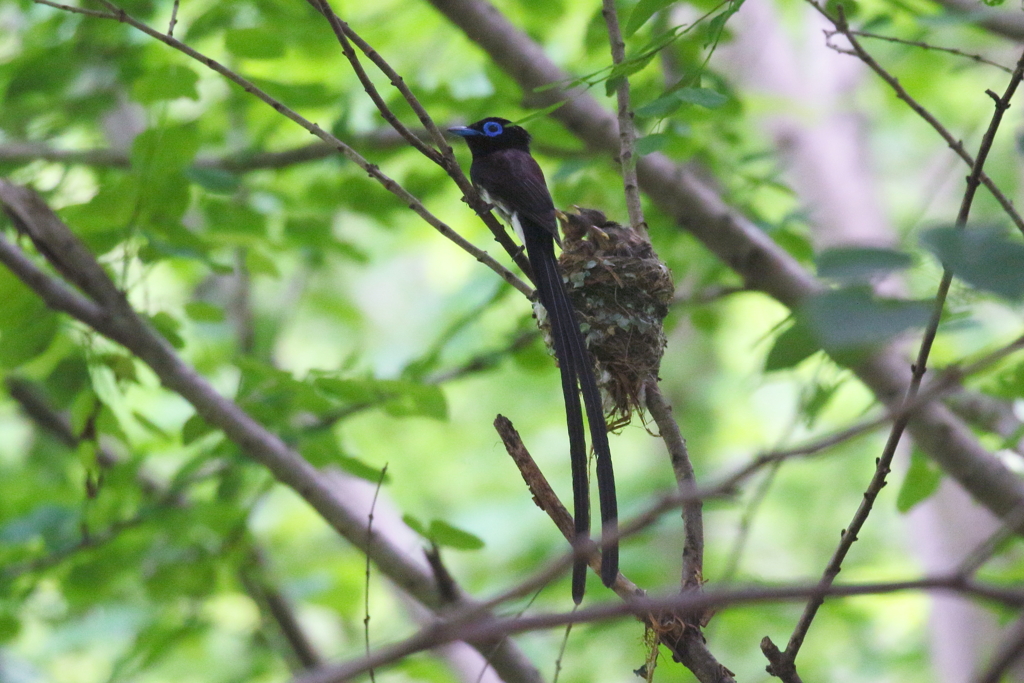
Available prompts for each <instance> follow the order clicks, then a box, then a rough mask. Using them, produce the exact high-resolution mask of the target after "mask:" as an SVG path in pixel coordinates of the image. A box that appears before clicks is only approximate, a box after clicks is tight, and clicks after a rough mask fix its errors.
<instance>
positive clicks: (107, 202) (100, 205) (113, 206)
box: [57, 133, 145, 235]
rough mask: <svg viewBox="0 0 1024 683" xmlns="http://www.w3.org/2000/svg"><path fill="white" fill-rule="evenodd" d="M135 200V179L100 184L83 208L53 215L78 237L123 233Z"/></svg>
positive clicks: (78, 205) (69, 208)
mask: <svg viewBox="0 0 1024 683" xmlns="http://www.w3.org/2000/svg"><path fill="white" fill-rule="evenodd" d="M143 135H145V133H143ZM138 198H139V190H138V181H137V179H136V178H135V177H126V178H122V179H121V180H115V181H112V182H109V183H104V184H103V185H102V186H101V187H100V191H99V192H97V193H96V196H95V197H93V198H92V199H90V200H89V201H88V202H86V203H85V204H75V205H72V206H68V207H65V208H63V209H60V210H59V211H58V212H57V213H58V214H59V215H60V217H61V218H62V219H63V220H64V222H66V223H67V224H68V225H69V226H70V227H71V228H72V229H73V230H74V231H75V232H76V233H77V234H79V235H83V234H84V235H89V234H94V233H100V232H106V231H111V230H117V229H123V228H124V227H125V226H126V225H128V222H129V221H130V220H131V219H132V216H133V214H134V213H135V206H136V204H137V202H138Z"/></svg>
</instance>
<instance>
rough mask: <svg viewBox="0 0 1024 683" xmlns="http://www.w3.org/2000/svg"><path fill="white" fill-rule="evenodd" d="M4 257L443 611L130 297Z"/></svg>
mask: <svg viewBox="0 0 1024 683" xmlns="http://www.w3.org/2000/svg"><path fill="white" fill-rule="evenodd" d="M12 189H19V190H21V192H26V190H24V189H22V188H18V187H17V186H15V185H11V184H10V183H8V182H6V181H3V180H0V202H3V203H4V205H5V208H7V209H11V206H10V204H7V202H8V200H9V198H11V197H12V196H13V197H14V198H15V199H17V198H18V196H19V194H20V193H17V192H12V191H11V190H12ZM37 199H38V198H37ZM30 208H31V209H32V211H25V210H22V209H23V207H19V216H20V217H21V218H22V219H23V220H26V221H28V222H29V224H28V225H27V226H26V227H28V228H29V229H30V230H34V229H35V227H36V225H37V224H38V223H40V222H44V223H47V224H48V226H49V229H50V230H52V231H53V232H55V233H56V234H57V237H58V238H59V239H60V243H61V244H62V245H65V246H66V245H71V246H72V247H73V248H71V249H70V250H69V251H68V252H66V254H64V255H62V257H61V261H60V263H61V266H62V267H63V268H66V269H69V270H70V271H71V272H70V274H69V277H71V278H72V279H73V280H75V281H80V280H84V279H86V278H85V277H84V276H83V273H95V272H99V273H101V274H103V276H104V277H106V275H105V273H104V272H103V270H102V268H101V267H100V266H99V264H98V263H97V262H96V260H95V258H94V257H93V256H92V254H90V253H89V251H88V250H87V249H86V248H85V246H84V245H82V244H81V242H79V241H78V238H77V237H75V236H74V235H73V234H72V233H71V231H70V230H68V228H67V226H65V225H64V224H63V223H61V222H60V219H59V218H57V217H56V215H55V214H53V212H52V211H51V210H50V209H49V208H48V207H46V206H45V204H44V203H43V202H42V200H41V199H38V201H34V202H32V203H30ZM37 232H38V231H37ZM43 247H44V249H43V253H44V255H45V254H47V253H48V252H52V245H49V244H44V245H43ZM68 255H74V256H75V258H81V259H85V260H84V261H83V262H81V263H79V262H78V261H69V260H68ZM0 262H3V263H4V264H5V265H7V267H8V268H10V269H11V270H12V271H13V272H14V274H15V275H17V276H18V277H19V279H21V280H22V281H23V282H25V284H27V285H28V286H29V287H31V288H32V289H33V290H34V291H35V292H36V293H37V294H38V295H39V296H41V297H42V298H43V299H44V301H46V303H47V305H49V306H50V307H51V308H53V309H54V310H57V311H62V312H64V313H68V314H70V315H71V316H72V317H74V318H76V319H78V320H81V321H82V322H85V323H86V324H88V325H90V326H92V327H93V328H94V329H96V330H97V331H98V332H99V333H101V334H103V335H104V336H106V337H108V338H109V339H111V340H113V341H116V342H118V343H119V344H121V345H122V346H124V347H125V348H126V349H128V350H129V351H131V352H132V353H133V354H135V355H136V356H137V357H138V358H139V359H140V360H142V361H143V362H144V363H146V364H147V365H148V366H149V367H150V368H151V369H152V370H153V372H154V373H155V374H156V375H157V377H159V378H160V381H161V383H162V384H163V385H164V386H165V387H166V388H167V389H169V390H170V391H173V392H175V393H177V394H179V395H180V396H182V398H184V399H185V400H187V401H188V402H189V403H190V404H192V407H193V408H194V409H195V411H196V413H197V414H198V415H199V416H200V417H202V418H203V419H204V420H205V421H206V422H207V423H208V424H210V425H212V426H214V427H217V428H219V429H221V430H223V432H224V434H225V436H226V437H227V438H228V439H230V440H231V441H233V442H234V443H235V444H237V445H238V447H239V449H240V450H241V451H242V452H243V453H245V454H247V455H248V456H249V457H251V458H252V459H254V460H256V461H257V462H259V463H260V464H261V465H263V466H264V467H266V468H267V469H268V470H270V472H271V473H272V474H273V475H274V477H275V478H276V479H277V481H279V482H280V483H282V484H284V485H286V486H288V487H289V488H291V489H293V490H294V491H295V492H296V493H298V494H299V495H300V496H301V497H302V498H303V499H305V500H306V502H307V503H309V504H310V505H311V506H312V507H313V509H315V510H316V511H317V512H318V513H319V514H320V515H321V516H322V517H323V518H324V520H326V521H327V523H328V524H330V525H331V526H332V527H333V528H334V529H335V530H336V531H337V532H338V533H339V534H341V535H342V536H343V537H345V538H346V539H347V540H348V541H349V542H350V543H352V545H353V546H355V547H356V548H358V549H360V550H361V551H363V552H366V553H367V554H369V555H370V556H371V557H372V558H373V561H374V562H375V563H376V565H377V566H378V567H379V568H380V569H381V571H382V572H383V573H384V574H386V575H387V576H388V577H389V578H390V579H391V580H392V581H393V582H394V583H395V584H396V585H398V586H399V587H400V588H402V589H403V590H404V591H406V592H407V593H409V594H410V595H411V596H413V597H414V598H415V599H416V600H418V601H419V602H421V603H422V604H423V605H424V606H426V607H427V608H429V609H433V610H437V609H440V608H441V607H442V606H443V605H444V603H443V601H442V599H441V596H440V595H439V594H438V591H437V586H436V583H435V581H434V576H433V575H432V573H431V572H430V569H429V567H427V566H426V564H425V563H424V562H423V561H422V560H420V559H419V558H415V559H414V558H413V557H411V556H410V555H409V554H407V553H406V552H405V551H403V550H402V549H401V548H400V547H399V546H398V545H397V544H396V543H394V542H393V541H392V539H391V538H389V537H387V536H384V535H382V534H380V533H379V532H376V531H375V532H374V533H373V534H367V533H366V523H365V518H364V517H363V514H362V512H363V511H362V510H359V509H357V506H356V505H355V503H354V502H353V501H351V500H348V499H345V498H343V497H341V496H338V495H337V494H336V489H335V487H334V486H332V485H331V482H330V481H329V480H328V478H326V477H325V476H324V475H323V474H322V473H321V472H320V471H319V470H317V469H316V468H315V467H313V466H312V465H311V464H309V462H308V461H306V460H305V459H304V458H302V456H300V455H299V454H298V453H296V452H295V451H293V450H292V449H290V448H289V447H288V446H287V445H286V444H285V443H284V442H283V441H282V440H281V439H280V438H279V437H277V436H276V435H274V434H272V433H270V432H269V431H267V430H266V429H265V428H264V427H263V426H262V425H261V424H259V423H258V422H256V421H255V420H254V419H253V418H252V417H251V416H249V415H248V414H247V413H246V412H245V411H243V410H242V409H241V408H240V407H239V406H238V405H237V404H235V403H233V402H232V401H230V400H228V399H226V398H224V397H223V396H221V395H220V394H218V393H217V391H216V390H215V389H214V388H213V387H212V386H211V385H210V384H209V382H207V381H206V379H205V378H204V377H203V376H202V375H200V374H199V373H198V372H196V370H195V369H194V368H192V367H191V366H189V365H187V364H186V363H185V362H184V361H183V360H182V359H181V358H180V357H179V356H178V355H177V353H176V352H175V351H174V349H173V348H172V347H171V345H170V344H169V343H168V342H167V341H166V340H165V339H164V338H163V337H162V336H160V335H159V333H157V332H156V331H154V330H153V329H152V327H150V326H149V325H148V323H146V322H145V321H143V320H142V318H140V317H139V315H138V314H137V313H136V312H135V311H134V310H133V309H132V308H131V306H130V305H129V304H128V302H127V300H125V299H124V298H123V297H120V296H119V297H118V298H117V299H116V300H115V301H112V302H110V307H111V308H110V309H109V310H108V309H106V308H101V307H100V306H99V305H98V304H97V303H95V302H93V301H90V300H87V299H85V298H84V297H83V296H81V295H79V294H76V293H75V292H73V291H71V290H70V289H68V288H67V287H66V286H65V285H64V284H63V283H61V282H60V281H58V280H57V279H55V278H53V277H52V276H50V275H48V274H46V273H45V272H43V271H42V270H40V269H39V267H38V266H36V264H35V263H34V262H32V261H31V260H30V259H29V258H27V257H26V256H25V255H24V254H23V253H22V252H21V250H20V249H18V248H17V247H16V246H14V245H13V244H12V243H11V242H9V241H8V240H6V239H4V238H0ZM92 284H93V285H96V284H97V283H92ZM107 288H110V289H113V290H114V291H116V288H114V285H113V283H112V282H110V281H109V279H108V280H107V285H106V286H104V287H101V289H107ZM456 605H461V606H466V607H467V608H473V609H477V610H479V607H478V603H476V601H474V600H472V599H471V598H469V597H468V596H466V595H465V594H464V593H462V592H461V591H459V593H458V595H457V600H456ZM448 607H449V608H450V603H449V604H448ZM470 644H471V645H473V647H475V648H476V649H477V650H478V651H479V652H480V653H481V654H482V655H484V657H485V658H487V660H488V661H489V662H490V663H491V665H492V666H494V668H495V670H496V671H498V672H499V674H500V675H501V676H502V677H503V678H504V679H505V680H506V681H524V682H539V681H540V680H541V678H540V674H539V672H538V671H537V669H536V668H535V667H534V666H533V665H532V664H531V663H530V662H529V661H528V660H527V659H526V657H525V656H524V655H523V654H522V653H521V652H520V651H519V650H518V649H517V648H516V647H515V646H514V645H513V644H512V643H511V642H510V641H508V640H497V641H491V640H487V639H483V640H480V641H476V642H473V643H470Z"/></svg>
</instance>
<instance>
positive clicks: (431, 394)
mask: <svg viewBox="0 0 1024 683" xmlns="http://www.w3.org/2000/svg"><path fill="white" fill-rule="evenodd" d="M315 383H316V386H317V388H318V389H320V390H321V391H323V392H324V393H326V394H328V395H331V396H334V397H335V398H338V399H341V400H343V401H346V402H348V403H353V404H361V403H366V404H370V405H380V406H381V407H382V408H384V410H385V411H387V412H388V413H389V414H391V415H394V416H396V417H410V416H422V417H431V418H434V419H437V420H446V419H448V404H447V402H446V401H445V398H444V392H442V391H441V388H440V387H437V386H435V385H432V384H420V383H418V382H411V381H408V380H378V379H369V380H360V379H339V378H335V377H318V378H317V379H316V382H315Z"/></svg>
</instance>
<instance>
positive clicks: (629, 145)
mask: <svg viewBox="0 0 1024 683" xmlns="http://www.w3.org/2000/svg"><path fill="white" fill-rule="evenodd" d="M601 14H602V15H603V16H604V22H605V24H606V25H607V26H608V43H609V45H611V50H612V63H613V64H615V65H616V66H618V65H619V64H622V63H623V62H624V61H626V44H625V43H624V42H623V41H622V31H621V30H619V14H618V12H617V11H616V10H615V0H603V2H602V5H601ZM615 98H616V101H617V102H618V117H619V165H620V166H621V168H622V184H623V188H624V190H625V193H626V209H627V211H628V212H629V224H630V226H631V227H632V228H633V229H634V230H636V231H637V232H638V233H639V234H640V235H642V236H644V237H646V236H647V221H646V220H644V209H643V205H641V203H640V185H639V182H638V181H637V179H636V128H635V127H634V125H633V110H632V109H631V108H630V106H629V76H620V77H619V82H618V84H617V85H616V86H615Z"/></svg>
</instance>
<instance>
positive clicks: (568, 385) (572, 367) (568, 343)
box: [523, 230, 619, 604]
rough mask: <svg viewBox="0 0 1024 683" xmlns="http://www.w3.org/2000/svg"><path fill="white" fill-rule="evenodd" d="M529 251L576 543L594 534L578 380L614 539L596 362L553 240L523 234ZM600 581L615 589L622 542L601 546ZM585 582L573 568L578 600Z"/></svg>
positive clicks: (607, 529) (579, 565)
mask: <svg viewBox="0 0 1024 683" xmlns="http://www.w3.org/2000/svg"><path fill="white" fill-rule="evenodd" d="M523 232H524V234H525V237H526V251H527V256H528V257H529V259H530V266H531V267H532V268H533V272H534V274H535V276H536V278H537V288H538V291H539V293H540V298H541V303H542V304H544V307H545V308H546V309H547V311H548V317H549V319H550V320H551V336H552V339H553V341H554V347H555V355H556V356H557V357H558V364H559V367H560V368H561V375H562V393H563V395H564V398H565V410H566V422H567V425H568V431H569V454H570V459H571V460H572V476H573V500H574V506H573V507H574V509H575V512H574V514H575V522H576V526H575V531H576V535H577V541H579V540H583V539H589V536H590V493H589V483H588V476H587V451H586V442H585V438H584V429H583V415H582V411H581V410H580V396H579V393H580V392H579V391H578V390H577V382H579V388H580V389H581V390H582V393H583V403H584V405H585V406H586V412H587V421H588V422H589V423H590V435H591V437H590V438H591V441H592V443H593V444H594V452H595V454H596V468H595V469H596V472H597V488H598V497H599V499H600V503H601V529H602V535H603V536H604V538H606V539H609V538H610V537H611V538H613V537H614V536H615V535H616V533H617V528H618V511H617V502H616V498H615V475H614V472H613V469H612V461H611V450H610V448H609V445H608V431H607V427H606V425H605V421H604V410H603V407H602V404H601V393H600V390H599V389H598V387H597V380H596V378H595V377H594V364H593V361H592V359H591V357H590V353H589V351H588V350H587V347H586V344H585V343H584V341H583V336H582V334H581V333H580V328H579V321H578V320H577V318H576V311H575V309H574V308H573V305H572V302H571V301H570V300H569V296H568V294H567V293H566V291H565V285H564V284H563V283H562V276H561V273H560V271H559V269H558V262H557V260H556V259H555V251H554V242H553V240H552V239H551V238H550V237H549V236H548V235H547V234H546V233H543V232H540V231H534V230H524V231H523ZM601 547H602V555H601V580H602V582H603V583H604V584H605V585H606V586H610V585H611V584H612V583H613V582H614V581H615V578H616V576H618V573H619V549H618V542H617V541H615V540H607V541H604V542H602V546H601ZM585 582H586V562H585V561H583V560H577V561H576V562H575V563H574V565H573V600H574V601H576V603H577V604H578V603H579V602H580V601H581V600H582V599H583V590H584V587H585Z"/></svg>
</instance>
